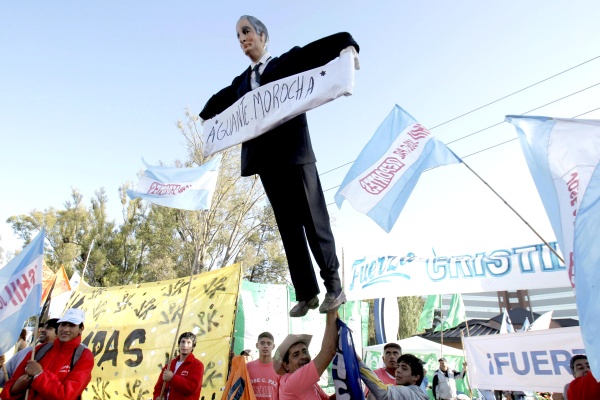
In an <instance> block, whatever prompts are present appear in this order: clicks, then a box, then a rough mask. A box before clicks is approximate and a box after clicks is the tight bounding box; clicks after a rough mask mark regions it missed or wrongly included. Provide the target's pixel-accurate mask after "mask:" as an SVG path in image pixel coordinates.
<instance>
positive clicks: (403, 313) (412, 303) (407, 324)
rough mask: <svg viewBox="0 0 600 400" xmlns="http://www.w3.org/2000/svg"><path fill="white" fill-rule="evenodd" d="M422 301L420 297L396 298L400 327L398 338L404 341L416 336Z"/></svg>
mask: <svg viewBox="0 0 600 400" xmlns="http://www.w3.org/2000/svg"><path fill="white" fill-rule="evenodd" d="M423 304H424V302H423V299H422V298H421V296H403V297H398V309H399V310H400V327H399V329H398V337H399V338H400V339H404V338H407V337H411V336H414V335H416V334H417V325H419V317H420V316H421V311H423Z"/></svg>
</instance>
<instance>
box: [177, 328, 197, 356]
mask: <svg viewBox="0 0 600 400" xmlns="http://www.w3.org/2000/svg"><path fill="white" fill-rule="evenodd" d="M177 342H178V343H179V354H180V355H183V356H187V355H188V354H190V353H191V352H193V351H194V348H195V347H196V335H194V334H193V333H192V332H184V333H182V334H181V335H179V340H178V341H177Z"/></svg>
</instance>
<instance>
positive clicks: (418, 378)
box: [395, 354, 424, 386]
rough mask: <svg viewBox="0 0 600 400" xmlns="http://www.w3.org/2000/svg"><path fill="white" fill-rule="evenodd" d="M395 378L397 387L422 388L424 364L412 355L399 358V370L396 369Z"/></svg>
mask: <svg viewBox="0 0 600 400" xmlns="http://www.w3.org/2000/svg"><path fill="white" fill-rule="evenodd" d="M395 376H396V385H401V386H410V385H417V386H420V385H421V382H423V376H424V370H423V363H422V362H421V360H420V359H419V358H418V357H416V356H414V355H412V354H403V355H401V356H400V357H399V358H398V368H396V375H395Z"/></svg>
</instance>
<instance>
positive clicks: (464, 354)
mask: <svg viewBox="0 0 600 400" xmlns="http://www.w3.org/2000/svg"><path fill="white" fill-rule="evenodd" d="M467 333H468V331H467ZM464 340H465V334H464V332H463V330H462V329H461V330H460V344H461V346H462V348H463V356H464V357H465V362H466V361H467V350H466V349H465V342H464ZM464 371H465V367H464V366H463V372H464ZM463 377H464V375H463ZM467 387H468V388H469V398H470V399H472V398H473V390H471V380H470V379H469V378H467Z"/></svg>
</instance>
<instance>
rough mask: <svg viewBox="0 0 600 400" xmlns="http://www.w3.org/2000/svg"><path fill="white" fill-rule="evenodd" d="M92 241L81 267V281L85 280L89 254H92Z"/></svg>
mask: <svg viewBox="0 0 600 400" xmlns="http://www.w3.org/2000/svg"><path fill="white" fill-rule="evenodd" d="M94 240H96V239H92V243H91V244H90V248H89V249H88V253H87V257H86V258H85V264H84V265H83V270H82V271H81V280H84V279H85V270H86V269H87V266H88V260H89V259H90V254H91V253H92V248H93V247H94Z"/></svg>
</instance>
